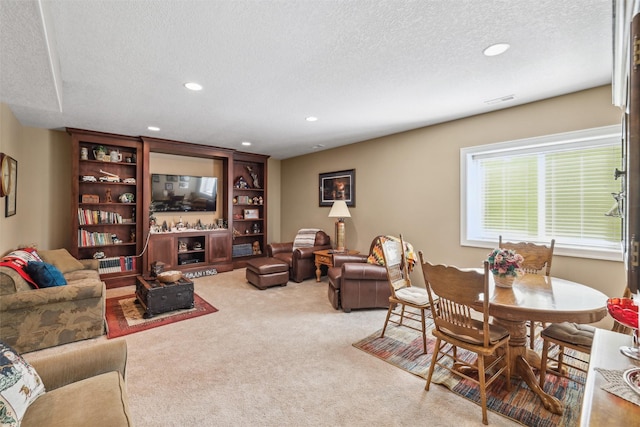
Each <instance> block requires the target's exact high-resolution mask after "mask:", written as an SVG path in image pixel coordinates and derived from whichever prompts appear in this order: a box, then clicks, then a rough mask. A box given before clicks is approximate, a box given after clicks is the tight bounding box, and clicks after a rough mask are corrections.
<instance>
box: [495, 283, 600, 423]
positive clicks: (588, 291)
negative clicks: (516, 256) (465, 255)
mask: <svg viewBox="0 0 640 427" xmlns="http://www.w3.org/2000/svg"><path fill="white" fill-rule="evenodd" d="M489 276H491V278H490V280H489V314H490V315H491V316H492V318H493V319H492V322H493V323H494V324H497V325H500V326H502V327H504V328H506V329H507V330H508V331H509V334H510V336H511V337H510V340H509V352H510V362H511V372H512V375H513V376H518V377H520V378H522V380H524V381H525V383H526V384H527V385H528V386H529V388H530V389H531V390H532V391H533V392H534V393H535V394H536V395H538V396H539V398H540V400H541V401H542V404H543V405H544V407H545V408H546V409H547V410H549V411H551V412H553V413H555V414H562V412H563V409H564V408H563V405H562V403H561V402H560V401H559V400H558V399H557V398H556V397H554V396H551V395H550V394H547V393H545V391H544V390H543V389H542V388H540V386H539V382H538V379H537V378H536V374H535V372H534V368H535V369H538V370H539V369H540V362H541V359H540V355H539V354H538V353H537V352H536V351H534V350H531V349H530V348H529V347H528V346H527V326H526V324H527V322H528V321H539V322H544V323H556V322H574V323H582V324H585V323H594V322H597V321H599V320H601V319H603V318H604V317H605V316H607V298H608V297H607V296H606V295H605V294H604V293H602V292H600V291H598V290H597V289H594V288H591V287H589V286H587V285H584V284H581V283H577V282H573V281H570V280H566V279H561V278H559V277H553V276H545V275H542V274H524V275H522V276H519V277H517V278H516V279H515V280H514V282H513V284H512V285H511V287H500V286H496V283H495V281H494V279H493V274H490V275H489Z"/></svg>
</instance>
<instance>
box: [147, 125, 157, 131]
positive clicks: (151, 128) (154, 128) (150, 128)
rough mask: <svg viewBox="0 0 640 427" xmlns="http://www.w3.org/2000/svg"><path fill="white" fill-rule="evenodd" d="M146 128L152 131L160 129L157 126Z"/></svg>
mask: <svg viewBox="0 0 640 427" xmlns="http://www.w3.org/2000/svg"><path fill="white" fill-rule="evenodd" d="M147 129H149V130H151V131H154V132H158V131H159V130H160V128H159V127H158V126H148V127H147Z"/></svg>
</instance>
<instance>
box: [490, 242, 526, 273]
mask: <svg viewBox="0 0 640 427" xmlns="http://www.w3.org/2000/svg"><path fill="white" fill-rule="evenodd" d="M487 261H488V262H489V269H490V270H491V272H492V273H493V274H495V275H497V276H499V277H506V276H514V277H517V276H519V275H521V274H522V269H521V264H522V262H523V261H524V258H522V255H520V254H518V253H516V251H514V250H512V249H502V248H497V249H494V250H493V251H492V252H491V253H490V254H489V258H488V259H487Z"/></svg>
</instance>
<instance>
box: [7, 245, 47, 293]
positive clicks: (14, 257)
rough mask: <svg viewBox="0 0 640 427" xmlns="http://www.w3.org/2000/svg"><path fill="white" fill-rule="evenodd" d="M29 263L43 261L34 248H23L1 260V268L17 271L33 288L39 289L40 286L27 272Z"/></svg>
mask: <svg viewBox="0 0 640 427" xmlns="http://www.w3.org/2000/svg"><path fill="white" fill-rule="evenodd" d="M29 261H42V259H41V258H40V257H39V256H38V253H37V252H36V250H35V249H34V248H23V249H19V250H16V251H13V252H9V253H8V254H6V255H5V256H4V257H3V258H2V259H1V260H0V266H3V267H9V268H11V269H13V270H15V271H16V272H17V273H18V274H19V275H20V276H21V277H22V278H23V279H24V280H26V281H27V282H28V283H29V285H31V287H33V288H35V289H38V284H37V283H36V282H35V281H34V280H33V279H32V278H31V276H29V273H27V271H26V267H27V263H28V262H29Z"/></svg>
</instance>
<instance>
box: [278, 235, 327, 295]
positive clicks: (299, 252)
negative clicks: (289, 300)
mask: <svg viewBox="0 0 640 427" xmlns="http://www.w3.org/2000/svg"><path fill="white" fill-rule="evenodd" d="M323 249H331V238H330V237H329V235H328V234H327V233H325V232H324V231H322V230H320V231H318V232H317V233H316V240H315V241H314V243H313V246H312V247H308V248H296V250H295V251H294V250H293V242H287V243H270V244H268V245H267V256H270V257H273V258H277V259H279V260H282V261H284V262H286V263H287V264H288V265H289V277H290V278H291V280H293V281H294V282H298V283H299V282H302V281H303V280H305V279H309V278H311V277H315V275H316V264H315V256H314V255H313V252H314V251H321V250H323Z"/></svg>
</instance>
